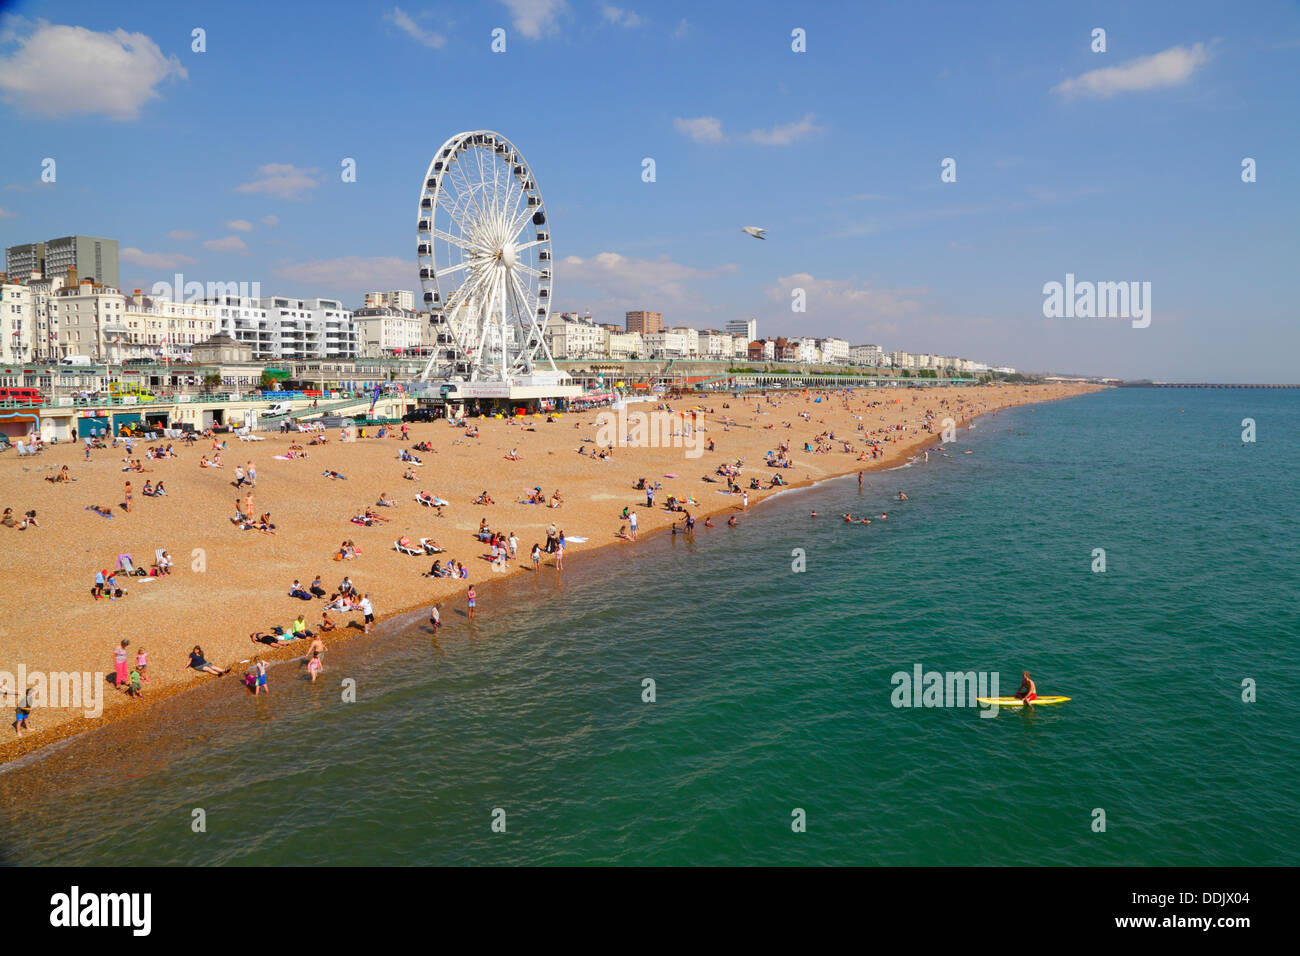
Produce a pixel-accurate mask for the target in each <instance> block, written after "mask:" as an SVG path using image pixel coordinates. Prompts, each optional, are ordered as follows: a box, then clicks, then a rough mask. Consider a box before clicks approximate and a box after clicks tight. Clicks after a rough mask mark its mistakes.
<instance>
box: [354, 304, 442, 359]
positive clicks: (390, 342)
mask: <svg viewBox="0 0 1300 956" xmlns="http://www.w3.org/2000/svg"><path fill="white" fill-rule="evenodd" d="M383 294H384V295H387V294H388V293H383ZM366 299H367V301H369V299H370V296H369V295H367V296H366ZM412 301H414V299H412ZM352 324H353V325H354V326H355V327H356V330H357V347H358V349H359V353H360V354H361V355H364V356H366V357H370V358H375V357H379V356H383V355H401V354H404V353H406V352H413V351H416V350H418V349H421V348H423V347H424V337H425V331H424V330H425V328H426V327H427V326H428V324H429V321H428V317H427V316H425V317H423V318H422V317H421V316H420V315H418V314H416V313H415V312H413V311H411V310H409V309H402V308H398V307H396V306H387V305H383V306H370V305H367V306H365V307H364V308H360V309H357V310H356V311H355V312H353V313H352Z"/></svg>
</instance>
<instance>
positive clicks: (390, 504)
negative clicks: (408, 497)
mask: <svg viewBox="0 0 1300 956" xmlns="http://www.w3.org/2000/svg"><path fill="white" fill-rule="evenodd" d="M375 504H376V505H377V506H379V507H381V508H396V507H397V502H395V501H393V500H392V499H391V498H389V497H388V493H387V492H384V491H381V492H380V493H379V500H378V501H376V502H375Z"/></svg>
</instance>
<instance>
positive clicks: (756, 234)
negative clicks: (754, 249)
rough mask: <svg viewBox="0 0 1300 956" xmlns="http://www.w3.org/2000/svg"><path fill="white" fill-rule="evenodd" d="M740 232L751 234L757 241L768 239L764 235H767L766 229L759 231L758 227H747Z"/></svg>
mask: <svg viewBox="0 0 1300 956" xmlns="http://www.w3.org/2000/svg"><path fill="white" fill-rule="evenodd" d="M740 231H741V232H747V233H749V234H750V235H751V236H753V237H754V238H755V239H766V238H767V236H766V235H764V233H766V232H767V230H766V229H759V228H758V226H746V227H745V228H743V229H741V230H740Z"/></svg>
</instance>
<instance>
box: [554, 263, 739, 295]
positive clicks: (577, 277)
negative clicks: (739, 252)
mask: <svg viewBox="0 0 1300 956" xmlns="http://www.w3.org/2000/svg"><path fill="white" fill-rule="evenodd" d="M736 269H737V267H736V266H735V265H731V264H728V265H723V266H719V267H717V268H715V269H700V268H697V267H695V266H688V265H683V264H682V263H680V262H673V261H672V260H671V259H669V258H667V257H666V256H665V257H662V258H659V259H636V258H632V257H629V256H622V255H619V254H618V253H617V252H602V253H600V254H598V255H595V256H592V257H591V258H590V259H583V258H580V257H578V256H567V257H566V258H564V259H563V260H561V261H560V263H559V268H558V269H557V270H556V272H557V273H558V274H559V277H560V279H561V281H562V282H563V283H564V285H565V287H566V288H567V287H568V286H570V285H576V286H582V287H586V288H589V289H592V290H598V291H599V292H602V293H604V294H606V295H608V296H611V297H613V299H614V300H615V301H617V302H623V303H631V302H647V303H662V304H666V305H674V306H681V305H684V304H685V303H687V302H688V301H689V300H690V299H693V298H695V297H692V296H688V293H687V291H686V285H687V283H689V282H692V281H695V280H700V279H712V278H716V277H717V276H719V275H723V274H724V273H729V272H735V271H736ZM692 305H694V306H696V307H698V305H699V303H698V302H692ZM653 307H654V306H652V305H647V306H646V308H653Z"/></svg>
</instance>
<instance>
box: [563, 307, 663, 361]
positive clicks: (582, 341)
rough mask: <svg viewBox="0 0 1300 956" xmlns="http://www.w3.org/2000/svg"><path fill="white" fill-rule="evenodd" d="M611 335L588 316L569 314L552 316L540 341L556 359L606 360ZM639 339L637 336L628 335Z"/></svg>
mask: <svg viewBox="0 0 1300 956" xmlns="http://www.w3.org/2000/svg"><path fill="white" fill-rule="evenodd" d="M613 334H618V333H611V332H610V330H609V329H608V328H606V327H605V326H603V325H597V324H596V323H595V322H593V321H592V320H591V316H590V315H586V316H580V315H576V314H571V313H568V312H562V313H560V314H559V315H555V314H554V313H552V315H551V317H550V318H549V319H547V320H546V325H545V327H544V328H543V329H542V337H543V338H544V339H545V341H546V347H547V348H548V349H550V350H551V355H552V356H553V357H554V358H557V359H585V358H608V357H609V342H610V338H611V336H612V335H613ZM631 334H632V335H638V336H639V333H631Z"/></svg>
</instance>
